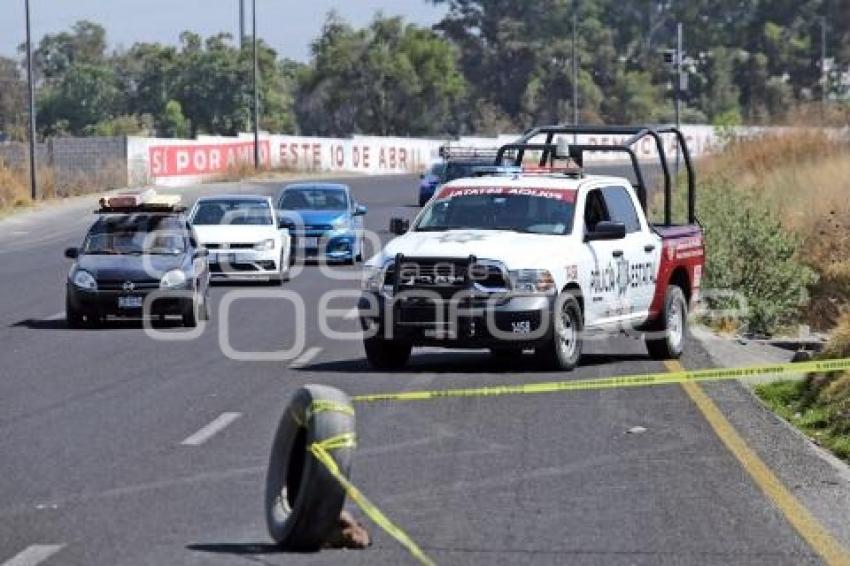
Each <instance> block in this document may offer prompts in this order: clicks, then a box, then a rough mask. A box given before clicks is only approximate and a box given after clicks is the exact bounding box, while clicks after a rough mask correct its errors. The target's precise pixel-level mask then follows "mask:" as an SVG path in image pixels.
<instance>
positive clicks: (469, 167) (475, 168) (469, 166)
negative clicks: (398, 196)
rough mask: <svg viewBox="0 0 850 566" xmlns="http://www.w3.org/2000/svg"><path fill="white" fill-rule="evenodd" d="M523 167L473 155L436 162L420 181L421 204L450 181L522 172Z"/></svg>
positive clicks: (423, 204)
mask: <svg viewBox="0 0 850 566" xmlns="http://www.w3.org/2000/svg"><path fill="white" fill-rule="evenodd" d="M521 172H522V167H519V166H516V165H493V161H492V159H486V158H479V157H471V158H465V159H455V158H450V159H449V160H448V161H441V162H439V163H434V164H433V165H431V168H430V169H429V170H428V172H427V173H424V174H423V175H422V177H421V181H420V183H419V206H425V205H426V204H427V203H428V201H429V200H431V197H433V196H434V193H435V192H436V190H437V187H439V186H440V185H444V184H446V183H448V182H449V181H454V180H455V179H461V178H464V177H480V176H482V175H513V174H515V173H521Z"/></svg>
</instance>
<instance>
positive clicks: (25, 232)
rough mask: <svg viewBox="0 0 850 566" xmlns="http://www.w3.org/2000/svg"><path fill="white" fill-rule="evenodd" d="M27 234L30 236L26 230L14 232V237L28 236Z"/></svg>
mask: <svg viewBox="0 0 850 566" xmlns="http://www.w3.org/2000/svg"><path fill="white" fill-rule="evenodd" d="M27 234H29V232H27V231H26V230H12V235H13V236H26V235H27Z"/></svg>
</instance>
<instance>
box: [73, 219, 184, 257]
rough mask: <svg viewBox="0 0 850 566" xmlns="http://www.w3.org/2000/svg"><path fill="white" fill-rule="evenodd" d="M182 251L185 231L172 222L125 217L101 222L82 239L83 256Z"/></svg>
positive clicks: (176, 222)
mask: <svg viewBox="0 0 850 566" xmlns="http://www.w3.org/2000/svg"><path fill="white" fill-rule="evenodd" d="M184 251H186V231H185V229H184V228H183V227H182V226H181V222H180V221H179V220H177V219H176V218H170V217H162V216H138V215H137V216H129V217H116V218H103V219H101V220H99V221H98V222H96V223H95V225H94V226H92V228H91V230H90V231H89V234H88V236H86V241H85V243H84V244H83V253H87V254H110V255H113V254H114V255H124V254H127V255H140V254H155V255H172V254H180V253H183V252H184Z"/></svg>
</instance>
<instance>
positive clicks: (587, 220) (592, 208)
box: [584, 189, 608, 232]
mask: <svg viewBox="0 0 850 566" xmlns="http://www.w3.org/2000/svg"><path fill="white" fill-rule="evenodd" d="M605 220H608V210H607V209H606V208H605V201H604V200H603V199H602V192H601V191H599V190H598V189H594V190H592V191H590V192H588V193H587V200H586V201H585V204H584V225H585V227H586V228H587V231H588V232H593V231H594V230H596V225H597V224H599V223H600V222H602V221H605Z"/></svg>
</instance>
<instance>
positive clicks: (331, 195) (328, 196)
mask: <svg viewBox="0 0 850 566" xmlns="http://www.w3.org/2000/svg"><path fill="white" fill-rule="evenodd" d="M347 202H348V201H347V199H346V196H345V191H344V190H343V189H337V188H328V187H305V188H297V189H296V188H292V189H286V190H285V191H284V192H283V195H281V197H280V208H281V209H283V210H345V209H346V208H347Z"/></svg>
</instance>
